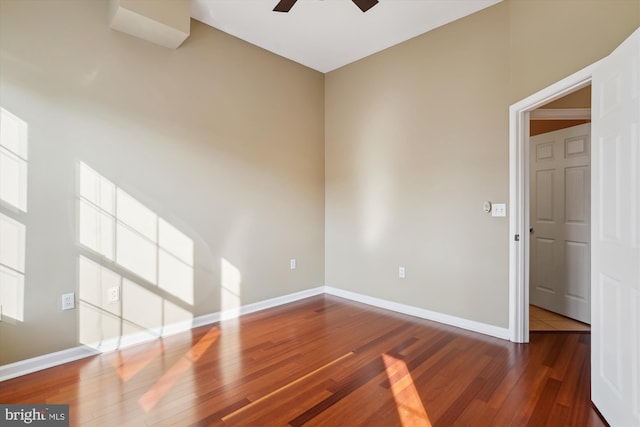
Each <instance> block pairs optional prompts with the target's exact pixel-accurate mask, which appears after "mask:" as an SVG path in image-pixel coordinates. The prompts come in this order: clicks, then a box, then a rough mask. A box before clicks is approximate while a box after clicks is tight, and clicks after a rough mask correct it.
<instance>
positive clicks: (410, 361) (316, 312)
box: [0, 295, 605, 427]
mask: <svg viewBox="0 0 640 427" xmlns="http://www.w3.org/2000/svg"><path fill="white" fill-rule="evenodd" d="M589 338H590V337H589V334H588V333H538V334H536V333H532V334H531V343H530V344H514V343H510V342H507V341H504V340H500V339H497V338H492V337H488V336H484V335H480V334H475V333H473V332H469V331H463V330H460V329H457V328H454V327H449V326H445V325H442V324H438V323H434V322H429V321H426V320H421V319H418V318H414V317H411V316H406V315H402V314H398V313H392V312H388V311H385V310H382V309H379V308H375V307H371V306H366V305H363V304H358V303H354V302H350V301H347V300H343V299H341V298H337V297H333V296H328V295H322V296H316V297H312V298H308V299H305V300H301V301H297V302H295V303H291V304H287V305H284V306H280V307H276V308H274V309H270V310H264V311H261V312H257V313H253V314H251V315H247V316H243V317H242V318H240V319H235V320H228V321H223V322H220V323H217V324H213V325H207V326H203V327H200V328H196V329H194V330H192V331H190V332H186V333H183V334H178V335H175V336H172V337H168V338H163V339H159V340H157V341H154V342H149V343H146V344H142V345H139V346H136V347H131V348H126V349H122V350H119V351H116V352H112V353H106V354H103V355H100V356H96V357H91V358H87V359H83V360H79V361H76V362H72V363H68V364H66V365H63V366H58V367H54V368H51V369H47V370H44V371H40V372H36V373H33V374H29V375H25V376H23V377H20V378H15V379H12V380H8V381H4V382H0V402H1V403H51V404H52V403H66V404H69V405H70V417H71V423H70V424H71V425H72V426H91V427H95V426H109V427H111V426H115V425H117V426H145V425H146V426H162V427H166V426H194V427H202V426H230V425H236V426H258V425H259V426H261V427H262V426H284V425H291V426H303V425H308V426H311V425H322V426H343V425H349V426H352V425H353V426H355V425H366V426H384V427H393V426H402V425H405V426H406V425H430V424H432V425H434V426H441V425H442V426H450V425H451V426H454V425H472V426H509V425H514V426H516V425H517V426H523V425H535V426H545V425H547V426H556V425H568V426H581V427H582V426H594V427H595V426H597V427H600V426H603V425H605V423H604V422H603V421H602V419H601V418H600V417H599V415H598V413H597V411H596V410H595V409H594V408H593V407H592V405H591V401H590V359H589V356H590V339H589Z"/></svg>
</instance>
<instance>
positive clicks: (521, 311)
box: [509, 63, 597, 343]
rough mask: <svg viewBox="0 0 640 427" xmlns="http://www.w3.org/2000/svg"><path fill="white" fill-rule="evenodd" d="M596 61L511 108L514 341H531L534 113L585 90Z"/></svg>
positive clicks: (511, 328)
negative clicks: (530, 142) (530, 292)
mask: <svg viewBox="0 0 640 427" xmlns="http://www.w3.org/2000/svg"><path fill="white" fill-rule="evenodd" d="M596 66H597V63H595V64H592V65H590V66H589V67H587V68H584V69H582V70H580V71H578V72H576V73H574V74H572V75H571V76H568V77H566V78H564V79H563V80H561V81H559V82H557V83H555V84H553V85H551V86H549V87H547V88H545V89H543V90H541V91H539V92H537V93H535V94H533V95H531V96H529V97H528V98H525V99H523V100H522V101H520V102H518V103H516V104H513V105H512V106H511V108H510V109H509V132H510V134H509V180H510V189H509V210H510V212H511V215H510V216H509V231H510V233H509V239H510V242H509V331H510V339H511V341H513V342H521V343H524V342H529V303H530V297H529V277H530V259H529V253H530V251H529V248H530V244H531V238H530V235H529V229H530V228H531V225H530V224H531V222H530V197H531V195H530V188H529V182H530V178H529V177H530V173H531V171H530V149H531V147H530V144H529V135H530V132H531V116H532V115H534V116H535V115H536V114H540V113H534V111H535V110H538V109H540V107H543V106H545V105H548V104H550V103H552V102H554V101H557V100H560V99H561V98H564V97H566V96H567V95H569V94H572V93H574V92H577V91H579V90H581V89H582V90H586V89H585V88H587V87H589V86H590V84H591V78H592V74H593V70H594V68H595V67H596Z"/></svg>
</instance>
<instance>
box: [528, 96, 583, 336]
mask: <svg viewBox="0 0 640 427" xmlns="http://www.w3.org/2000/svg"><path fill="white" fill-rule="evenodd" d="M590 122H591V85H588V86H585V87H583V88H582V89H579V90H576V91H574V92H571V93H569V94H567V95H565V96H563V97H561V98H559V99H557V100H555V101H552V102H550V103H548V104H545V105H543V106H541V107H539V108H537V109H535V110H533V111H531V112H530V114H529V134H528V137H529V152H528V153H529V176H528V184H527V185H528V188H529V218H530V223H529V240H530V246H529V248H528V250H529V255H528V256H529V266H530V274H529V301H530V305H529V330H530V331H556V332H557V331H574V332H588V331H589V330H590V327H589V324H590V323H591V280H590V260H591V253H590V249H591V248H590V234H591V232H590V231H591V230H590V228H591V215H590V213H591V199H590V194H591V188H590V187H591V182H590V178H591V150H590V146H591V124H590Z"/></svg>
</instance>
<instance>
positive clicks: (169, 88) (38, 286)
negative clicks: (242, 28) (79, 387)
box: [0, 0, 324, 365]
mask: <svg viewBox="0 0 640 427" xmlns="http://www.w3.org/2000/svg"><path fill="white" fill-rule="evenodd" d="M107 15H108V13H107V2H106V0H105V1H50V0H43V1H10V0H2V1H1V2H0V61H1V62H0V70H1V72H0V78H1V81H0V84H1V86H0V104H1V106H2V107H3V108H5V109H6V110H8V111H10V112H11V113H13V114H14V115H16V116H18V117H20V118H21V119H23V120H24V121H25V122H26V123H27V124H28V127H29V141H28V144H29V159H28V160H29V164H28V174H29V175H28V210H27V213H26V214H20V213H19V212H18V213H16V212H14V210H12V209H10V208H9V207H8V206H7V205H6V204H3V205H2V206H0V209H1V210H0V213H2V214H5V215H8V216H11V217H15V218H18V219H19V220H20V221H22V222H23V223H24V224H25V226H26V274H25V298H24V319H23V321H17V322H16V321H11V319H8V318H6V316H5V318H4V319H3V320H4V321H3V322H1V323H0V365H2V364H6V363H10V362H13V361H16V360H21V359H25V358H29V357H33V356H38V355H42V354H45V353H49V352H53V351H57V350H62V349H66V348H70V347H73V346H75V345H77V344H78V343H79V342H85V341H91V340H99V339H108V338H112V337H114V336H117V335H118V334H119V333H120V332H122V333H133V332H137V331H140V330H144V329H147V328H153V327H158V326H162V325H166V324H170V323H172V322H175V321H182V320H187V321H188V320H189V319H190V318H192V317H194V316H199V315H204V314H209V313H213V312H217V311H220V310H221V309H222V308H225V307H223V305H224V304H225V303H224V301H223V297H222V294H223V293H224V292H226V291H223V290H222V287H224V286H227V285H226V284H225V282H230V284H229V285H228V286H229V287H231V288H234V287H236V285H237V287H238V289H237V290H236V289H231V290H229V292H231V294H232V295H231V296H230V298H227V300H226V303H227V305H229V304H231V305H233V304H236V305H237V304H249V303H253V302H257V301H261V300H265V299H268V298H272V297H277V296H281V295H286V294H290V293H293V292H297V291H301V290H305V289H309V288H313V287H317V286H320V285H322V284H323V283H324V256H323V255H324V246H323V244H324V216H323V213H324V76H323V75H322V74H320V73H317V72H315V71H312V70H310V69H308V68H305V67H302V66H300V65H298V64H295V63H293V62H291V61H288V60H285V59H282V58H279V57H277V56H275V55H273V54H271V53H268V52H266V51H264V50H261V49H259V48H257V47H254V46H251V45H249V44H247V43H244V42H242V41H240V40H238V39H236V38H234V37H231V36H229V35H226V34H224V33H221V32H219V31H216V30H214V29H212V28H210V27H207V26H205V25H203V24H201V23H199V22H197V21H192V25H191V37H190V38H189V39H187V40H186V41H185V43H184V44H183V45H182V46H181V47H180V48H179V49H177V50H171V49H166V48H162V47H159V46H156V45H153V44H151V43H148V42H145V41H142V40H138V39H135V38H133V37H131V36H128V35H125V34H122V33H119V32H116V31H112V30H110V29H109V28H108V16H107ZM80 162H83V163H85V164H86V165H88V166H90V167H91V168H93V169H94V170H95V171H96V172H98V173H99V174H100V175H102V176H103V177H104V178H105V179H106V180H108V181H110V182H111V183H112V184H114V185H115V186H117V187H119V188H120V189H122V190H124V191H126V192H127V193H128V194H129V195H130V196H131V197H133V198H134V199H135V200H137V201H138V202H139V203H141V204H142V205H144V206H145V207H146V208H147V209H149V210H150V211H151V212H153V215H156V216H157V217H160V218H162V219H163V220H165V221H166V222H167V223H169V224H171V226H173V227H175V229H177V230H178V232H179V233H180V234H181V235H183V236H186V238H187V239H188V240H190V241H191V242H192V243H193V247H194V257H193V259H194V263H193V268H192V271H191V272H192V273H193V277H194V279H193V281H192V283H188V281H186V282H185V283H184V286H183V288H181V289H177V290H174V289H171V288H167V287H166V286H164V287H163V286H161V284H158V283H154V281H153V280H144V279H143V278H142V277H140V275H138V274H135V273H134V272H132V271H131V270H130V269H129V268H125V266H123V265H122V263H118V262H112V261H109V260H107V259H106V258H103V257H100V256H99V255H98V254H97V253H96V252H94V251H92V250H90V249H88V248H87V247H84V246H83V245H81V244H78V239H79V238H80V237H79V232H78V231H77V230H78V227H79V224H78V223H79V221H80V219H79V216H80V215H79V213H78V203H79V202H78V194H79V193H78V190H77V188H78V185H79V183H78V168H79V164H80ZM123 241H124V239H121V240H120V244H122V242H123ZM123 249H126V248H123ZM293 257H295V258H297V260H298V268H297V269H296V270H295V271H291V270H290V269H289V259H290V258H293ZM223 259H224V260H226V261H222V260H223ZM159 264H162V262H160V263H159ZM223 265H225V266H226V267H223ZM160 268H163V267H162V266H161V267H160ZM223 270H227V271H226V272H225V271H223ZM238 274H239V276H238ZM225 275H226V276H225ZM114 277H115V279H114ZM180 277H182V276H180ZM113 280H116V282H118V281H120V283H121V284H122V292H123V295H122V306H121V307H120V306H119V305H117V304H116V305H115V306H114V305H107V304H105V303H104V293H106V289H107V288H106V286H107V285H109V284H112V283H114V282H113ZM100 281H102V282H100ZM98 282H100V283H98ZM185 286H186V287H189V289H185ZM100 287H102V289H101V288H100ZM64 292H76V295H77V296H78V299H82V300H84V301H85V302H86V304H84V303H83V304H84V308H82V307H81V309H78V310H72V311H64V312H63V311H61V310H60V296H61V294H62V293H64ZM185 292H186V294H191V296H192V297H187V298H185V297H184V295H185ZM234 293H235V294H237V295H233V294H234ZM236 297H237V298H236ZM234 298H235V299H234ZM229 308H233V307H229ZM78 318H80V319H82V320H81V321H80V322H79V321H78Z"/></svg>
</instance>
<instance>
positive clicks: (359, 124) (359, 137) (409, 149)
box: [325, 0, 640, 327]
mask: <svg viewBox="0 0 640 427" xmlns="http://www.w3.org/2000/svg"><path fill="white" fill-rule="evenodd" d="M639 24H640V2H637V1H635V0H630V1H613V0H612V1H610V0H606V1H604V0H603V1H586V0H584V1H583V0H580V1H563V0H558V1H524V0H514V1H505V2H503V3H500V4H498V5H496V6H494V7H491V8H489V9H485V10H483V11H480V12H478V13H476V14H474V15H472V16H469V17H466V18H464V19H461V20H459V21H457V22H454V23H452V24H449V25H447V26H445V27H442V28H440V29H437V30H435V31H432V32H430V33H427V34H425V35H422V36H420V37H417V38H415V39H413V40H410V41H408V42H405V43H403V44H401V45H399V46H396V47H393V48H391V49H388V50H386V51H383V52H381V53H378V54H376V55H373V56H371V57H368V58H365V59H363V60H361V61H359V62H356V63H354V64H352V65H349V66H346V67H343V68H341V69H339V70H336V71H334V72H331V73H329V74H327V76H326V81H325V91H326V98H325V109H326V110H325V111H326V125H325V126H326V131H325V133H326V140H325V145H326V148H325V150H326V159H325V164H326V172H325V174H326V177H325V180H326V181H325V186H326V207H325V209H326V218H325V264H326V272H325V279H326V284H327V285H329V286H334V287H338V288H342V289H346V290H349V291H353V292H357V293H361V294H365V295H370V296H374V297H377V298H383V299H386V300H390V301H395V302H399V303H404V304H409V305H413V306H417V307H421V308H425V309H428V310H433V311H436V312H440V313H445V314H449V315H454V316H459V317H462V318H465V319H469V320H473V321H478V322H483V323H487V324H490V325H495V326H500V327H508V312H509V307H508V245H509V243H508V242H509V236H508V218H492V217H491V216H490V215H487V214H485V213H483V211H482V202H483V201H484V200H490V201H492V202H503V203H508V190H509V174H508V167H509V164H508V108H509V105H510V104H512V103H514V102H517V101H518V100H520V99H522V98H524V97H526V96H528V95H531V94H532V93H535V92H536V91H538V90H540V89H542V88H544V87H546V86H547V85H549V84H551V83H553V82H555V81H558V80H560V79H562V78H563V77H566V76H567V75H569V74H571V73H573V72H575V71H578V70H579V69H581V68H583V67H585V66H587V65H589V64H591V63H593V62H595V61H597V60H599V59H600V58H602V57H604V56H605V55H607V53H608V52H610V51H611V50H613V49H614V48H615V46H617V45H618V44H619V43H620V42H622V41H623V40H624V39H625V38H626V37H627V36H628V35H629V34H631V33H632V32H633V30H635V28H636V27H637V26H638V25H639ZM400 265H402V266H405V268H406V279H404V280H401V279H398V266H400Z"/></svg>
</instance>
